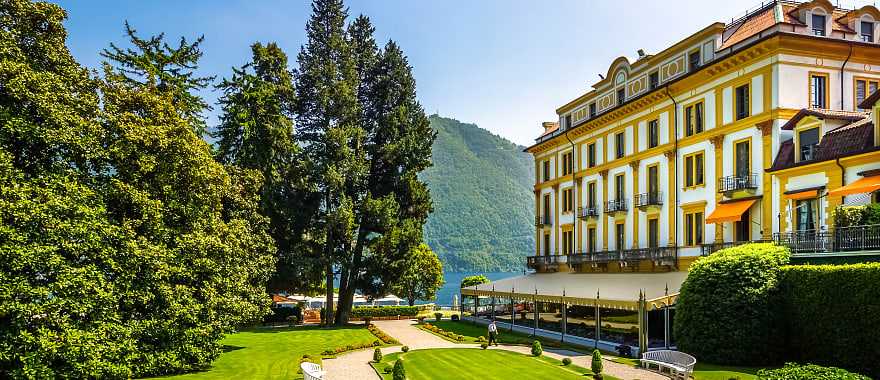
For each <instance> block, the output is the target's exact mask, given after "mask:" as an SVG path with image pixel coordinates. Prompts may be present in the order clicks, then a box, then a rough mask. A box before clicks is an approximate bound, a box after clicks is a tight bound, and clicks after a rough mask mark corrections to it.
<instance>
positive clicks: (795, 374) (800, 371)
mask: <svg viewBox="0 0 880 380" xmlns="http://www.w3.org/2000/svg"><path fill="white" fill-rule="evenodd" d="M815 379H835V380H871V378H869V377H867V376H863V375H859V374H856V373H852V372H848V371H846V370H842V369H840V368H835V367H820V366H817V365H813V364H807V365H798V364H794V363H786V364H785V367H783V368H779V369H772V370H770V369H762V370H760V371H758V380H815Z"/></svg>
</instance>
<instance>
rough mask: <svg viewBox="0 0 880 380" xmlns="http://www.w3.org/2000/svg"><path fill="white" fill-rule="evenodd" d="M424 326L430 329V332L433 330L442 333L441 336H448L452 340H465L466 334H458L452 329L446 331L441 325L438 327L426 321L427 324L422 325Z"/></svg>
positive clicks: (438, 333) (435, 332)
mask: <svg viewBox="0 0 880 380" xmlns="http://www.w3.org/2000/svg"><path fill="white" fill-rule="evenodd" d="M422 328H423V329H425V330H428V331H430V332H432V333H434V334H437V335H440V336H444V337H447V338H449V339H451V340H454V341H456V342H463V341H464V335H459V334H456V333H454V332H452V331H446V330H443V329H441V328H439V327H437V326H434V325H432V324H430V323H425V324H423V325H422Z"/></svg>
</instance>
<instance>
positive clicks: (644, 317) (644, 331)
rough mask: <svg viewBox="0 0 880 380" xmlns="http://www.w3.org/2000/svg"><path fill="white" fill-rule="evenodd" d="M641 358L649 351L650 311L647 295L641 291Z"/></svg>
mask: <svg viewBox="0 0 880 380" xmlns="http://www.w3.org/2000/svg"><path fill="white" fill-rule="evenodd" d="M638 307H639V357H641V356H642V354H644V353H645V352H647V351H648V311H647V303H646V302H645V294H644V293H642V291H639V306H638Z"/></svg>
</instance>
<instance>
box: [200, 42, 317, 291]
mask: <svg viewBox="0 0 880 380" xmlns="http://www.w3.org/2000/svg"><path fill="white" fill-rule="evenodd" d="M251 51H252V61H251V62H250V63H248V64H246V65H244V66H242V67H241V68H233V75H232V78H230V79H224V80H223V81H222V82H221V83H220V84H219V85H217V88H218V89H220V90H221V91H222V93H223V95H222V96H221V97H220V100H219V103H220V107H221V110H222V113H221V115H220V125H219V126H218V127H217V130H216V131H215V133H214V137H216V138H217V145H218V149H217V159H218V160H219V161H220V162H222V163H225V164H229V165H235V166H238V167H242V168H248V169H254V170H257V171H259V172H260V173H262V175H263V178H264V182H263V188H262V189H261V192H260V193H261V200H260V205H261V207H260V208H261V211H262V213H263V215H266V216H267V217H269V220H270V225H269V230H270V232H271V234H272V236H273V238H274V239H275V243H276V247H277V249H278V253H277V258H278V261H277V264H276V271H275V275H274V276H273V279H272V281H271V282H270V286H269V287H270V289H271V290H283V291H291V290H296V291H301V292H307V293H311V292H314V291H316V290H317V289H319V288H320V287H319V286H318V285H320V284H321V276H320V273H321V272H320V271H321V268H320V265H318V264H319V262H318V261H317V260H316V258H315V257H313V255H311V253H313V251H312V250H310V249H306V248H307V247H305V248H304V247H303V245H304V244H305V243H304V241H303V239H304V238H305V234H303V231H304V229H305V228H307V226H308V221H309V215H310V213H311V210H312V207H310V204H313V203H314V199H313V196H314V194H312V193H311V192H309V191H307V185H306V184H305V183H304V181H303V176H302V175H301V173H302V171H303V170H304V168H303V167H302V165H300V163H301V160H300V159H299V158H300V157H299V156H300V149H299V148H298V146H297V145H296V143H295V141H294V136H293V117H294V115H295V106H296V91H295V90H294V87H293V75H292V72H291V70H290V69H289V68H288V63H287V55H286V54H285V53H284V51H282V50H281V48H279V47H278V45H277V44H275V43H274V42H272V43H268V44H266V45H263V44H261V43H255V44H253V45H252V46H251Z"/></svg>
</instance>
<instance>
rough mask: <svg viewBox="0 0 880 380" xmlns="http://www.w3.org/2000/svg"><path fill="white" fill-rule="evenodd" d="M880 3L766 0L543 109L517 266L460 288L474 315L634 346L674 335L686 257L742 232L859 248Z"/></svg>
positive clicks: (851, 250)
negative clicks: (854, 210) (839, 214)
mask: <svg viewBox="0 0 880 380" xmlns="http://www.w3.org/2000/svg"><path fill="white" fill-rule="evenodd" d="M878 37H880V11H878V9H877V8H875V7H873V6H865V7H862V8H859V9H841V8H837V7H835V6H834V5H832V4H831V3H830V2H829V1H827V0H814V1H811V2H791V1H775V2H771V3H769V4H764V5H763V6H761V7H760V8H758V9H755V10H752V11H750V12H748V13H747V14H746V15H745V16H743V17H741V18H739V19H736V20H733V21H732V22H731V23H728V24H723V23H714V24H712V25H709V26H707V27H706V28H704V29H702V30H699V31H697V32H696V33H694V34H693V35H691V36H689V37H687V38H685V39H683V40H681V41H678V42H676V43H675V44H673V45H672V46H670V47H669V48H667V49H665V50H663V51H660V52H657V53H655V54H646V53H645V52H642V51H639V52H638V57H637V58H636V59H635V60H634V61H630V59H628V58H626V57H620V58H617V59H616V60H614V61H613V62H612V63H611V65H610V66H609V68H608V71H607V72H606V73H603V74H602V75H601V76H602V79H601V80H600V81H598V82H596V83H594V84H593V85H592V88H591V89H589V90H588V91H586V92H585V93H584V94H582V95H580V96H578V97H577V98H575V99H573V100H571V101H569V102H568V103H566V104H563V105H561V106H560V107H559V108H557V109H556V113H557V115H558V116H559V119H558V121H553V122H545V123H543V125H542V126H541V127H542V130H540V132H539V133H540V136H539V137H538V138H537V139H536V140H535V143H534V144H533V145H532V146H530V147H528V148H527V151H528V152H529V153H531V154H532V155H533V156H534V159H535V179H536V181H535V186H534V195H535V241H536V244H535V251H534V253H533V254H532V256H530V257H528V261H527V263H526V265H527V267H528V268H529V269H530V271H531V272H530V273H528V274H525V275H523V276H518V277H513V278H509V279H504V280H500V281H496V282H494V283H491V284H485V285H479V286H476V287H472V288H465V289H462V296H463V303H462V308H463V309H464V310H465V311H468V312H470V313H471V314H472V315H473V316H472V317H471V319H473V320H475V321H486V320H489V319H492V318H496V319H498V320H499V321H500V322H501V326H503V327H509V328H510V329H513V330H522V331H526V332H529V333H534V334H538V335H544V336H547V337H553V338H558V339H561V340H565V341H569V342H573V343H578V344H584V345H589V346H599V347H602V348H605V349H621V350H631V352H634V353H638V352H643V351H644V350H650V349H652V348H667V347H674V346H675V342H674V336H673V334H672V331H673V328H674V326H673V325H672V317H673V315H674V312H675V300H676V295H677V292H678V289H679V287H680V285H681V283H682V282H683V281H684V278H685V277H686V275H687V270H688V267H689V266H690V265H691V264H692V263H693V262H694V261H695V260H697V259H698V258H699V257H701V256H703V255H708V254H711V253H712V252H713V251H715V250H718V249H721V248H724V247H727V246H732V245H736V244H741V243H743V242H749V241H776V242H778V243H780V244H787V245H789V246H791V247H792V249H793V252H794V253H795V255H794V256H797V260H801V261H806V262H814V261H815V262H819V261H823V260H826V259H827V258H831V257H837V258H841V257H842V258H845V259H846V258H850V259H851V258H853V257H855V258H856V260H870V259H873V258H875V256H876V254H877V252H878V251H880V228H875V227H876V226H873V227H872V226H846V227H842V226H841V225H840V223H836V221H835V216H836V214H835V210H836V209H837V208H838V206H841V205H864V204H868V203H871V202H878V199H877V195H876V194H877V190H878V189H880V131H878V128H880V119H878V117H880V116H878V115H880V102H878V101H877V99H878V98H880V92H878V91H877V89H878V83H880V39H878Z"/></svg>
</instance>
